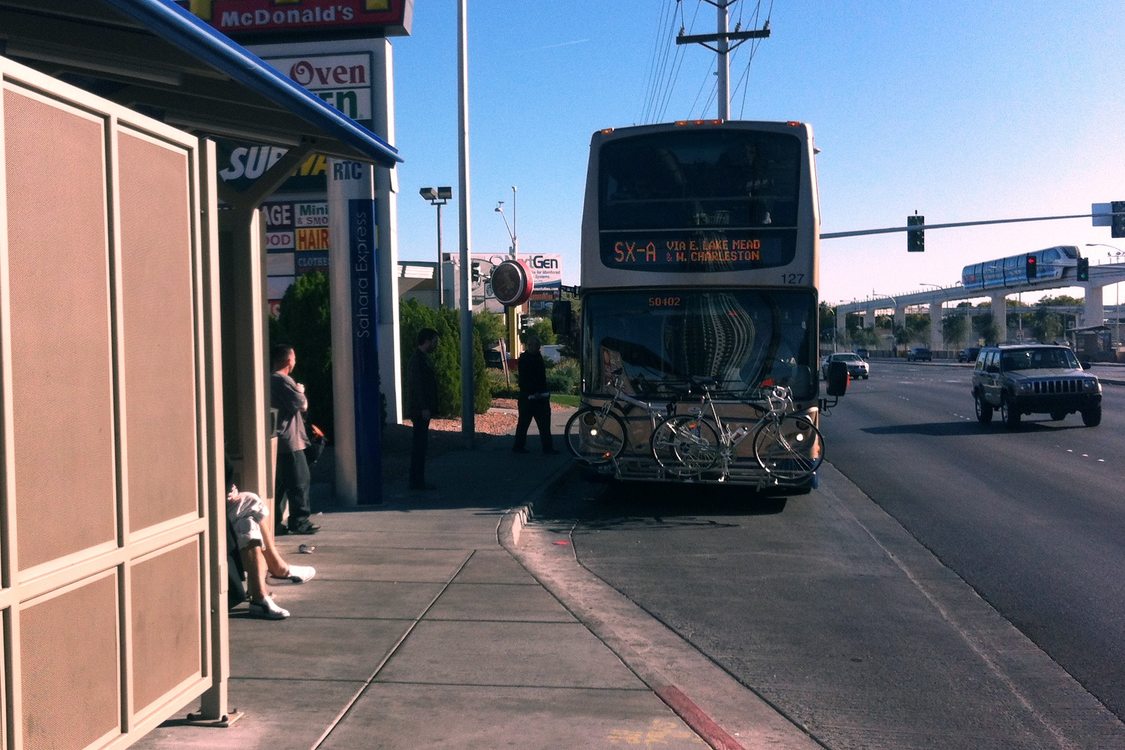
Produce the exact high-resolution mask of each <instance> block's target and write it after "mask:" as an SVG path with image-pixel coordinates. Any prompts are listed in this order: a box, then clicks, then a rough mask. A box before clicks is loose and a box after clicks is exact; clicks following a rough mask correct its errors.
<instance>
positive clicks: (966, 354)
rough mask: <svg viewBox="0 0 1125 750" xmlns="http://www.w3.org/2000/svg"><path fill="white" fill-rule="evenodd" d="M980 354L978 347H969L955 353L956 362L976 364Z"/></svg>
mask: <svg viewBox="0 0 1125 750" xmlns="http://www.w3.org/2000/svg"><path fill="white" fill-rule="evenodd" d="M978 354H980V347H979V346H970V347H968V348H966V349H962V350H960V351H959V352H957V361H958V362H976V361H977V355H978Z"/></svg>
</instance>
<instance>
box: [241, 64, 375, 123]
mask: <svg viewBox="0 0 1125 750" xmlns="http://www.w3.org/2000/svg"><path fill="white" fill-rule="evenodd" d="M262 59H263V60H265V61H266V62H267V63H269V64H270V66H272V67H273V68H275V69H276V70H277V72H279V73H281V74H282V75H285V76H287V77H288V78H289V79H290V80H291V81H293V82H294V83H299V84H300V85H301V86H304V87H305V88H306V89H308V90H309V91H311V92H312V93H313V94H314V95H315V96H318V97H320V98H321V99H323V100H324V101H326V102H328V103H329V104H331V105H332V106H333V107H335V108H336V109H338V110H340V111H341V112H343V113H344V114H345V115H347V116H348V117H350V118H352V119H353V120H358V121H359V122H362V123H368V124H369V123H370V122H371V119H372V114H371V113H372V108H371V85H372V84H371V71H372V70H373V69H374V67H373V64H372V60H371V54H370V53H364V52H356V53H351V54H336V55H303V56H301V57H263V58H262Z"/></svg>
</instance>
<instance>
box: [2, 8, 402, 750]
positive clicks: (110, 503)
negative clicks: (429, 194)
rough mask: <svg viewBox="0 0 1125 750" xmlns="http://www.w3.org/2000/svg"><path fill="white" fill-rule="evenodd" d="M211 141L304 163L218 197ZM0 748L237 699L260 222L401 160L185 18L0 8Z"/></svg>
mask: <svg viewBox="0 0 1125 750" xmlns="http://www.w3.org/2000/svg"><path fill="white" fill-rule="evenodd" d="M216 138H233V139H238V140H241V141H244V142H254V143H262V144H270V145H278V146H283V147H285V148H287V149H288V153H287V154H286V156H285V157H284V158H282V159H281V160H280V161H279V162H278V163H277V164H276V165H275V166H274V167H273V168H271V169H270V170H269V171H267V172H266V174H264V175H263V176H262V177H261V178H260V179H259V180H258V181H257V182H256V183H255V184H254V185H253V186H251V187H250V188H249V189H247V190H246V191H244V192H242V193H238V194H233V193H225V194H220V193H221V192H222V188H220V187H219V182H218V179H217V174H216V172H217V169H216V146H215V140H214V139H216ZM0 147H2V148H3V152H2V153H3V162H2V169H0V193H2V194H3V196H4V201H3V203H0V445H2V446H3V454H2V459H0V460H2V461H3V471H2V473H0V476H2V477H3V486H2V489H0V576H2V579H0V613H2V614H3V617H4V622H5V628H4V630H3V651H2V659H3V681H2V684H0V690H2V695H0V705H2V706H5V707H6V708H5V710H4V711H3V712H2V721H0V746H2V747H4V748H19V747H124V746H127V745H129V744H131V743H132V742H133V741H135V740H136V739H137V738H138V737H140V736H142V735H143V734H144V733H145V732H147V731H148V730H150V729H151V728H153V727H155V726H156V725H158V724H159V723H161V722H162V721H163V720H164V719H166V718H167V717H168V716H169V715H170V714H171V713H172V712H173V711H175V710H176V709H178V708H179V707H180V706H183V705H184V704H186V703H188V702H190V701H191V700H193V699H194V698H196V697H199V698H200V705H201V712H200V714H201V718H202V719H204V720H214V721H222V720H224V719H227V718H229V717H227V716H226V712H227V705H228V704H227V695H226V685H225V679H226V673H227V653H226V642H227V638H226V628H227V621H226V609H227V608H226V593H225V588H226V583H225V582H226V566H225V559H226V534H225V508H224V504H225V494H226V492H225V489H224V484H225V477H224V471H223V463H224V455H233V456H234V457H235V458H236V459H238V461H239V466H240V480H241V484H242V486H243V487H245V488H248V489H256V490H258V491H259V492H261V493H262V494H267V491H268V489H269V486H270V477H269V465H270V462H269V461H268V456H267V453H268V446H269V444H270V425H269V419H268V409H267V406H268V401H267V399H268V396H267V393H268V391H267V390H266V387H267V383H268V369H269V368H268V363H267V359H266V341H267V339H266V326H265V315H266V307H267V304H266V299H265V290H264V256H263V254H262V252H261V247H260V239H261V227H260V225H259V219H258V212H257V210H256V208H257V206H258V205H259V204H260V203H261V201H262V200H263V199H264V198H265V197H266V196H268V195H269V194H270V193H272V192H273V190H274V188H275V187H276V185H278V184H279V183H280V182H281V181H283V180H284V179H285V177H286V176H287V175H288V173H289V172H290V171H292V169H293V167H294V166H295V165H296V164H298V163H299V162H300V161H301V160H302V159H304V158H305V157H306V156H307V155H308V154H310V153H323V154H326V155H328V156H332V157H336V158H339V159H347V160H355V161H361V162H367V163H375V164H376V165H379V166H382V167H390V166H393V165H394V163H395V162H397V161H398V160H399V157H398V155H397V152H396V151H395V150H394V149H393V148H392V147H390V146H389V145H388V144H387V143H385V142H384V141H383V140H382V139H380V138H379V137H378V136H376V135H375V134H374V133H372V132H370V131H369V130H366V129H365V128H363V127H361V126H359V125H357V124H356V123H355V122H354V121H351V120H350V119H348V118H347V117H345V116H344V115H342V114H341V113H339V112H337V111H336V110H334V109H332V108H331V107H329V106H328V105H326V104H324V103H323V102H322V101H321V100H319V99H318V98H316V97H314V96H312V95H311V94H309V93H308V92H306V91H305V90H304V89H301V88H300V87H298V86H296V85H294V84H293V83H291V82H290V81H289V80H288V79H287V78H285V77H283V76H281V75H279V74H278V73H276V72H274V71H273V70H272V69H271V68H269V67H268V66H266V65H265V64H264V63H262V62H261V61H260V60H258V59H257V58H256V57H254V56H253V55H251V54H249V53H248V52H246V51H245V50H244V49H242V48H241V47H239V46H238V45H237V44H235V43H233V42H231V41H230V40H229V39H227V38H226V37H224V36H223V35H221V34H219V33H217V32H215V31H214V30H212V29H211V28H210V27H209V26H207V25H205V24H203V23H202V22H200V21H198V20H197V19H195V18H194V17H193V16H191V15H190V14H189V13H187V11H185V10H184V9H182V8H180V7H178V6H177V5H176V4H174V3H172V2H170V0H52V1H51V2H49V3H44V2H41V0H0Z"/></svg>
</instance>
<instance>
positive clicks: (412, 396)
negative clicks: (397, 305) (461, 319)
mask: <svg viewBox="0 0 1125 750" xmlns="http://www.w3.org/2000/svg"><path fill="white" fill-rule="evenodd" d="M416 341H417V348H416V349H415V350H414V354H412V355H410V362H409V363H407V366H406V416H408V417H410V421H411V423H412V424H413V425H414V433H413V440H412V441H411V446H410V489H412V490H431V489H434V488H433V487H432V486H431V485H428V484H426V446H427V445H428V444H429V441H430V419H431V418H432V417H433V415H434V413H435V412H436V411H437V406H438V389H437V373H436V372H435V371H434V363H433V361H432V360H431V359H430V354H431V353H433V351H434V349H436V348H437V345H438V333H437V331H435V330H434V329H433V328H423V329H422V330H421V331H418V338H417V340H416Z"/></svg>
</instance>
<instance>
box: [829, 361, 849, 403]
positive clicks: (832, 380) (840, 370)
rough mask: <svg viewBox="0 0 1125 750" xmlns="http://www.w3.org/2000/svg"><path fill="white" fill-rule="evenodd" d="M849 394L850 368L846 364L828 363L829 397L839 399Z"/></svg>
mask: <svg viewBox="0 0 1125 750" xmlns="http://www.w3.org/2000/svg"><path fill="white" fill-rule="evenodd" d="M847 392H848V366H847V364H846V363H844V362H829V363H828V395H829V396H832V397H834V398H839V397H840V396H843V395H844V394H845V393H847Z"/></svg>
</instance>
